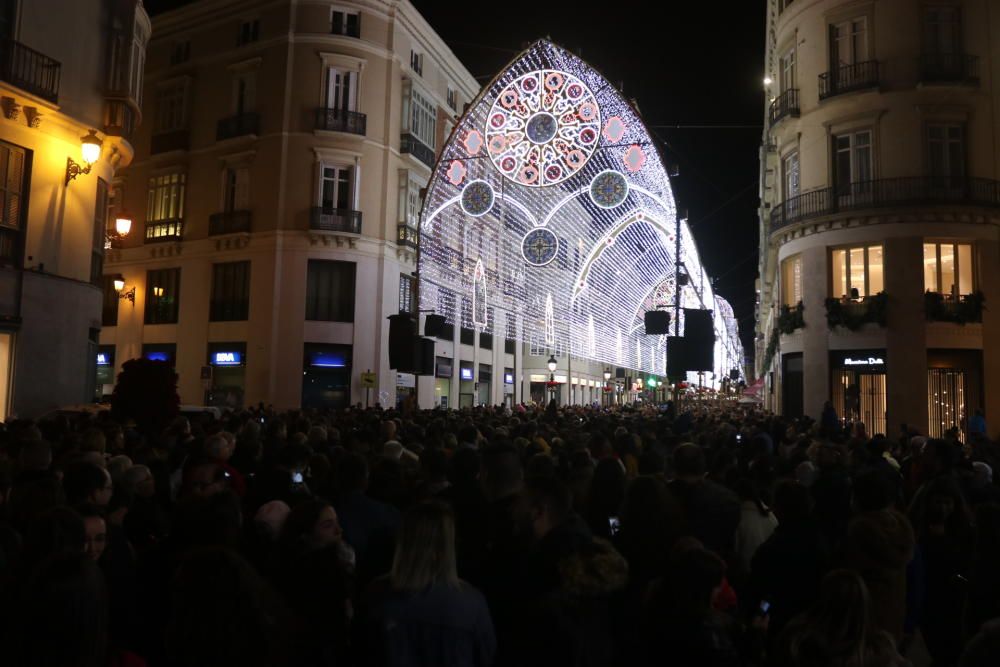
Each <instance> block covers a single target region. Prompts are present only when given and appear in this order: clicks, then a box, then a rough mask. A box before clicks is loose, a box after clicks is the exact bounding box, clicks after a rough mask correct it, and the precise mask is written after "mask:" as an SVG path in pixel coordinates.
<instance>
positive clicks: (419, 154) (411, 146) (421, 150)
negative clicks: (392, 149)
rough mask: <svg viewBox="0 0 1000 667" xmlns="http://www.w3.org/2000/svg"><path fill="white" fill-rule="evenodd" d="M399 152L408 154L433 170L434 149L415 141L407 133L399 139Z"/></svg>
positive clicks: (413, 137)
mask: <svg viewBox="0 0 1000 667" xmlns="http://www.w3.org/2000/svg"><path fill="white" fill-rule="evenodd" d="M399 152H400V153H409V154H410V155H412V156H413V157H415V158H417V159H418V160H420V161H421V162H423V163H424V164H426V165H427V166H428V167H430V168H431V169H433V168H434V149H433V148H431V147H429V146H427V145H426V144H425V143H424V142H422V141H420V139H417V138H416V137H415V136H413V135H412V134H410V133H409V132H404V133H403V134H402V135H400V137H399Z"/></svg>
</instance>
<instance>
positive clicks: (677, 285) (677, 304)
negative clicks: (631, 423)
mask: <svg viewBox="0 0 1000 667" xmlns="http://www.w3.org/2000/svg"><path fill="white" fill-rule="evenodd" d="M674 224H675V225H676V226H675V230H674V337H677V336H680V335H681V216H680V215H678V216H677V218H676V219H675V221H674ZM667 353H668V354H669V353H670V351H669V350H668V351H667ZM679 384H680V382H679V381H675V382H674V403H676V404H677V405H675V406H674V412H675V414H678V412H677V410H678V408H679V407H680V391H679V390H678V389H677V385H679Z"/></svg>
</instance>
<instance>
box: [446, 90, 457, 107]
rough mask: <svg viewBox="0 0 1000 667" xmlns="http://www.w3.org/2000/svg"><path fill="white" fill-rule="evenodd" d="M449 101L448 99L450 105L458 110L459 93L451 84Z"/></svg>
mask: <svg viewBox="0 0 1000 667" xmlns="http://www.w3.org/2000/svg"><path fill="white" fill-rule="evenodd" d="M447 101H448V106H449V107H450V108H451V110H452V111H457V110H458V93H457V92H455V89H454V88H452V87H451V86H448V97H447Z"/></svg>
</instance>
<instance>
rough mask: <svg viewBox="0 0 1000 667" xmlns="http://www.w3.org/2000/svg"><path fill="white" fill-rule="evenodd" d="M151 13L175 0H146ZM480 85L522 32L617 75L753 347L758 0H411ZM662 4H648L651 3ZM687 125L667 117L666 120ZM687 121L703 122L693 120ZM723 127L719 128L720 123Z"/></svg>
mask: <svg viewBox="0 0 1000 667" xmlns="http://www.w3.org/2000/svg"><path fill="white" fill-rule="evenodd" d="M145 4H146V7H147V10H148V11H149V12H150V14H153V15H155V14H156V13H158V12H160V11H163V10H164V9H167V8H172V7H175V6H178V5H181V4H187V2H185V1H183V0H147V1H146V3H145ZM413 4H414V5H415V6H416V7H417V9H418V10H419V11H420V12H421V13H422V14H423V15H424V17H425V18H426V19H427V21H428V22H429V23H430V24H431V26H433V27H434V29H435V30H436V31H437V32H438V34H439V35H440V36H441V38H442V39H444V41H445V42H446V43H447V44H448V45H449V46H450V47H451V49H452V51H453V52H454V53H455V55H456V56H457V57H458V58H459V60H461V61H462V62H463V63H464V64H465V66H466V67H467V68H468V69H469V71H470V72H472V74H473V76H475V77H476V78H477V79H478V80H479V82H480V83H481V84H483V85H485V84H486V83H488V82H489V81H490V80H491V79H492V78H493V76H495V75H496V73H497V72H498V71H499V70H500V69H501V68H502V67H503V66H504V65H506V64H507V63H508V62H510V61H511V60H512V59H513V58H514V57H515V56H516V55H517V54H518V53H519V52H520V51H521V50H522V49H523V48H524V47H526V46H527V45H528V44H530V43H531V42H532V41H534V40H536V39H538V38H541V37H547V38H549V39H551V40H552V41H554V42H556V43H557V44H560V45H562V46H564V47H566V48H568V49H570V50H571V51H573V52H574V53H577V54H578V55H580V56H582V57H583V59H584V60H585V61H587V62H588V63H589V64H590V65H592V66H593V67H595V68H596V69H597V70H599V71H600V72H601V73H602V74H603V75H604V76H605V77H606V78H607V79H608V80H609V81H612V82H614V83H616V84H621V85H622V86H623V89H624V93H625V96H626V97H628V98H632V99H634V100H635V101H636V103H637V104H638V107H639V111H640V112H641V113H642V116H643V118H644V120H645V121H646V124H647V125H648V126H649V128H650V132H651V134H652V135H653V136H654V138H658V139H659V140H660V141H661V146H660V148H661V151H662V154H663V156H664V158H665V159H666V160H668V161H672V162H673V163H674V164H676V165H677V167H678V168H679V170H680V175H679V176H678V177H677V178H675V179H673V186H674V196H675V198H676V199H677V202H678V207H679V208H682V209H687V211H688V220H689V223H690V224H691V228H692V231H693V232H694V236H695V239H696V240H697V242H698V249H699V251H700V253H701V256H702V260H703V262H704V263H705V266H706V268H707V270H708V273H709V275H711V276H713V277H714V278H716V280H717V282H716V290H717V292H718V293H719V294H721V295H722V296H723V297H725V298H726V299H727V300H729V302H730V303H731V304H732V306H733V309H734V310H735V311H736V317H737V318H739V321H740V333H741V337H742V339H743V346H744V348H745V349H746V351H747V353H748V354H752V351H753V314H754V311H753V308H754V278H755V277H756V274H757V213H756V211H757V193H758V180H759V178H758V161H757V157H758V152H757V151H758V147H759V145H760V139H761V131H762V128H761V124H762V121H763V86H762V82H761V80H762V78H763V59H764V11H765V4H764V2H763V0H756V1H755V2H751V1H747V0H741V1H740V2H732V3H726V4H725V7H724V11H723V6H722V5H720V4H718V3H711V2H694V3H686V2H685V3H678V2H664V3H649V2H637V1H626V0H616V1H615V2H609V3H602V4H601V5H596V4H593V5H591V4H589V3H566V2H543V1H540V0H507V1H506V2H503V3H492V2H491V3H484V2H480V1H475V0H473V1H471V2H456V1H454V0H447V1H444V0H413ZM654 7H655V8H657V9H666V8H669V11H668V12H667V13H666V15H664V12H662V11H661V12H659V13H654V12H652V11H651V9H652V8H654ZM677 125H681V126H685V127H679V128H678V127H673V126H677ZM691 126H713V127H711V128H697V127H691ZM720 126H723V127H720Z"/></svg>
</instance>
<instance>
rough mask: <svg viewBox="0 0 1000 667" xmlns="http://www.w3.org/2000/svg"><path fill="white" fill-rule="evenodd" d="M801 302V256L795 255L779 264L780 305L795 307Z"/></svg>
mask: <svg viewBox="0 0 1000 667" xmlns="http://www.w3.org/2000/svg"><path fill="white" fill-rule="evenodd" d="M800 301H802V256H801V255H795V256H794V257H789V258H788V259H786V260H784V261H782V262H781V303H782V305H785V306H792V307H794V306H797V305H798V304H799V302H800Z"/></svg>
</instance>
